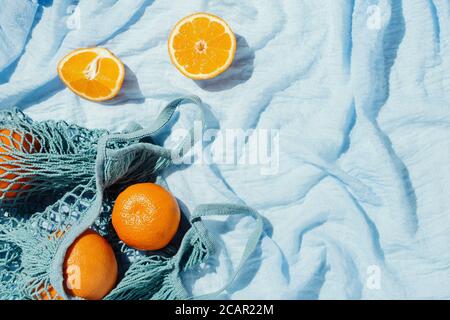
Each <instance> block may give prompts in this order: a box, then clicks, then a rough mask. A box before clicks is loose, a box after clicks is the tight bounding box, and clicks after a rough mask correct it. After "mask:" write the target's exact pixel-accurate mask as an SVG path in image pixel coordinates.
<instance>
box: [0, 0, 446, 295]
mask: <svg viewBox="0 0 450 320" xmlns="http://www.w3.org/2000/svg"><path fill="white" fill-rule="evenodd" d="M197 11H205V12H211V13H215V14H217V15H219V16H221V17H223V18H224V19H225V20H226V21H227V22H229V24H230V26H231V28H232V29H233V31H234V32H235V33H236V35H237V46H238V48H237V53H236V58H235V61H234V63H233V65H232V67H231V69H229V70H228V71H227V72H226V73H224V74H223V75H221V76H219V77H218V78H216V79H212V80H208V81H203V82H198V81H192V80H190V79H187V78H185V77H184V76H183V75H181V74H180V73H179V72H178V71H177V70H176V69H175V68H174V67H173V66H172V65H171V63H170V59H169V56H168V54H167V43H166V41H167V37H168V34H169V32H170V30H171V28H172V26H173V25H174V24H175V23H176V22H177V21H178V20H179V19H180V18H182V17H184V16H185V15H188V14H191V13H193V12H197ZM88 46H103V47H107V48H109V49H110V50H111V51H113V52H114V53H115V54H116V55H117V56H118V57H119V58H120V59H121V60H123V62H124V63H125V64H126V72H127V75H126V79H125V82H124V88H123V90H122V93H121V94H120V96H119V97H118V98H117V99H115V100H114V101H112V102H110V103H104V104H99V103H93V102H89V101H86V100H83V99H81V98H79V97H77V96H75V95H74V94H73V93H72V92H71V91H70V90H68V89H67V88H66V87H65V86H64V85H63V84H62V83H61V81H60V80H59V79H58V76H57V73H56V65H57V63H58V61H59V60H60V59H61V57H63V56H64V55H65V54H67V53H68V52H69V51H71V50H73V49H77V48H80V47H88ZM449 71H450V1H448V0H403V1H402V0H284V1H281V0H264V1H260V0H245V1H242V0H226V1H225V0H221V1H218V0H217V1H216V0H210V1H185V0H171V1H162V0H159V1H158V0H155V1H153V0H134V1H125V0H95V1H94V0H89V1H88V0H79V1H75V0H37V1H36V0H34V1H31V0H0V108H2V109H6V108H9V107H12V106H18V107H20V108H21V109H23V110H24V111H25V112H26V113H27V114H28V115H30V116H31V117H33V118H34V119H36V120H43V119H64V120H67V121H70V122H74V123H77V124H79V125H83V126H87V127H90V128H94V127H95V128H106V129H110V130H122V129H124V128H126V127H127V125H129V123H130V122H132V121H134V122H137V123H139V124H140V125H142V126H144V127H145V126H146V125H147V124H149V123H151V121H152V119H154V118H155V116H156V115H157V113H158V112H159V111H160V110H161V108H162V107H163V106H164V105H165V104H166V103H167V102H168V101H169V100H171V99H173V98H175V97H178V96H180V95H184V94H195V95H198V96H200V97H201V98H202V99H203V100H204V102H205V105H206V106H207V107H208V109H209V110H210V114H209V116H208V117H207V119H208V125H209V126H210V127H213V128H215V130H210V131H207V132H203V134H204V140H205V143H204V147H205V148H200V149H201V151H202V152H198V153H197V156H196V157H195V162H194V164H191V165H186V166H183V167H182V170H181V169H180V168H177V169H176V170H172V171H171V172H168V173H167V181H168V183H169V186H170V188H171V190H172V192H173V193H174V194H175V195H176V196H177V197H178V198H179V200H180V202H181V203H182V204H183V206H184V207H185V208H186V209H188V210H189V209H191V210H192V208H193V207H195V206H196V205H198V204H201V203H207V202H232V203H246V204H247V205H250V206H252V207H254V208H255V209H257V210H258V211H259V212H260V213H261V214H262V215H263V216H264V217H265V234H264V237H263V238H262V239H261V242H260V245H259V247H258V250H257V251H256V252H255V254H254V255H253V256H252V257H251V259H250V260H249V261H248V263H247V264H246V265H245V268H244V270H243V271H242V272H241V273H240V275H239V276H238V278H237V279H236V281H235V282H234V284H233V286H232V287H231V288H230V289H229V290H228V291H227V292H226V293H224V294H223V295H222V296H221V297H222V298H230V299H238V298H262V299H265V298H285V299H327V298H331V299H389V298H410V299H412V298H446V299H448V298H450V250H449V249H450V247H449V244H450V206H449V199H450V184H449V183H448V181H449V179H450V161H449V160H450V146H449V143H450V130H449V129H450V76H449V74H450V73H449ZM193 114H194V111H192V110H190V108H189V106H187V107H186V108H185V110H183V111H181V113H180V115H179V119H178V121H177V122H176V123H174V124H173V128H172V129H173V130H172V134H169V133H168V132H167V133H166V135H162V136H161V141H160V142H161V143H164V144H168V145H170V144H175V143H176V141H177V139H176V138H177V137H176V136H177V135H181V133H182V132H183V129H184V128H188V127H190V126H191V125H192V123H191V122H192V119H194V116H193ZM212 137H214V138H215V139H214V141H212V142H211V140H213V139H212ZM178 138H179V137H178ZM206 140H209V142H208V141H206ZM230 141H231V142H230ZM201 147H203V145H201ZM206 154H207V155H209V156H207V155H206ZM230 154H231V156H230ZM211 155H212V156H211ZM208 226H209V228H210V229H211V230H213V232H214V234H215V237H216V239H217V242H218V244H219V247H220V250H219V252H218V253H217V255H216V256H215V257H214V258H212V259H211V261H210V263H208V265H206V266H204V267H203V268H202V270H200V271H199V272H196V273H192V274H186V275H185V282H186V284H187V285H188V286H189V287H190V290H191V291H192V292H193V293H194V294H202V293H207V292H211V291H214V290H215V289H218V288H220V287H221V286H222V285H223V284H224V283H225V282H226V281H228V279H229V277H230V276H231V275H232V274H233V270H234V269H235V268H236V267H237V264H238V262H239V258H240V255H241V253H242V250H243V246H244V243H245V241H246V239H247V237H248V235H249V229H251V228H252V227H253V223H252V221H251V219H249V220H247V219H244V218H243V219H237V218H233V219H226V220H224V219H211V220H209V221H208Z"/></svg>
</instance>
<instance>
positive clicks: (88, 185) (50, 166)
mask: <svg viewBox="0 0 450 320" xmlns="http://www.w3.org/2000/svg"><path fill="white" fill-rule="evenodd" d="M185 101H188V102H194V103H196V104H198V105H200V104H201V102H200V100H199V99H198V98H195V97H194V98H182V99H177V100H174V101H172V102H171V103H170V104H169V105H168V106H167V107H166V108H165V109H164V110H163V112H162V113H161V114H160V116H159V117H158V119H157V120H156V121H155V123H154V125H153V126H152V127H151V128H149V129H141V130H136V131H134V132H124V133H121V134H111V133H109V132H107V131H105V130H88V129H84V128H81V127H77V126H73V125H69V124H67V123H65V122H52V121H47V122H33V121H32V120H31V119H29V118H28V117H26V116H25V115H24V114H23V113H21V112H20V111H18V110H13V111H11V112H8V113H5V114H3V115H2V119H4V120H3V121H4V122H2V125H4V126H5V127H7V128H8V129H7V131H8V132H9V133H11V134H9V135H5V137H6V136H7V137H8V139H10V140H9V143H10V145H11V146H13V147H12V148H10V149H11V150H7V151H6V152H4V154H3V153H2V155H3V156H4V157H6V158H5V159H6V160H5V162H6V163H7V165H4V166H3V168H2V170H5V172H6V171H7V170H8V171H7V173H5V174H4V175H3V180H2V182H3V183H7V184H9V185H8V187H7V188H6V189H5V188H3V189H2V192H3V193H2V197H1V198H0V201H1V205H2V214H1V215H0V299H43V298H46V299H59V298H60V297H62V298H64V299H71V298H72V297H69V296H67V295H66V293H65V290H64V278H63V271H62V270H63V262H64V257H65V253H66V250H67V249H68V247H69V246H70V244H71V243H73V241H74V240H75V239H76V238H77V237H78V236H79V235H80V234H81V233H82V232H84V231H85V230H86V229H88V228H91V229H94V230H96V231H97V232H98V233H100V234H101V235H102V236H104V237H105V238H106V239H107V240H108V242H109V243H110V244H111V245H112V247H113V249H114V251H115V253H116V258H117V261H118V263H119V281H118V283H117V285H116V287H115V288H114V289H113V290H112V291H111V292H110V293H109V294H108V295H107V296H106V297H105V299H185V298H188V297H189V294H188V292H187V291H186V289H185V288H184V286H183V284H182V282H181V279H180V273H181V272H183V271H185V270H188V269H191V268H193V267H195V266H198V265H199V264H200V263H201V262H204V261H205V260H206V259H207V258H208V257H209V256H210V255H211V254H212V252H213V251H214V245H213V240H212V239H211V237H210V236H209V234H208V232H207V230H206V228H205V227H204V225H203V223H202V221H201V217H202V216H205V215H211V214H227V215H229V214H248V215H252V216H253V217H254V218H255V219H256V220H257V222H258V227H257V228H256V229H255V231H254V234H253V235H252V238H251V239H250V240H249V242H248V243H247V246H246V248H245V254H244V257H243V261H245V260H246V259H247V258H248V256H249V255H250V254H251V252H252V251H253V250H254V248H255V247H256V243H257V240H258V239H259V236H260V234H261V232H262V222H261V219H260V217H259V215H258V214H257V213H256V212H254V211H252V210H250V209H249V208H247V207H245V206H233V205H209V206H208V205H205V206H203V207H202V206H200V207H198V208H197V209H196V210H195V211H194V212H193V214H192V216H191V220H190V229H189V230H188V231H187V232H186V234H184V236H183V238H182V241H181V244H180V246H179V248H177V247H173V245H169V246H168V247H166V248H164V250H162V251H160V252H157V253H154V252H142V251H137V250H135V249H132V248H130V247H128V246H126V245H125V244H124V243H122V242H121V241H120V240H119V239H118V238H117V235H116V234H115V232H114V230H113V229H112V225H111V210H112V207H113V205H114V199H115V198H116V197H117V195H118V193H119V192H120V191H121V190H123V188H125V187H126V186H127V185H129V184H131V183H137V182H143V181H147V182H148V181H151V182H160V183H161V181H162V183H163V180H162V179H161V176H160V174H161V172H162V171H163V170H164V169H165V168H167V167H168V166H169V165H171V164H172V162H171V159H172V155H173V152H175V153H177V154H179V153H180V152H182V151H183V150H184V148H185V147H184V145H185V144H186V141H188V142H189V143H192V142H193V141H192V136H191V135H188V137H187V138H186V139H185V141H184V142H182V144H181V145H182V146H183V147H182V148H179V149H177V150H175V151H173V150H172V151H171V150H168V149H165V148H162V147H160V146H158V145H155V144H153V143H151V141H152V136H153V135H154V134H155V133H156V132H157V131H158V130H159V129H160V128H162V127H163V126H165V125H166V123H167V122H168V121H169V120H170V118H171V117H172V115H173V113H174V111H175V109H176V108H177V107H178V105H180V104H181V103H183V102H185ZM14 132H20V133H19V135H20V136H21V137H22V138H20V139H16V140H17V141H18V145H19V146H25V147H20V148H19V147H17V148H16V147H15V143H16V142H15V140H14V139H15V138H17V135H14ZM5 139H7V138H5ZM2 141H3V140H2ZM74 141H76V142H74ZM3 145H5V143H3ZM6 145H9V144H8V143H6ZM28 146H29V147H28ZM180 150H181V151H180ZM2 152H3V151H2ZM11 168H13V169H11ZM12 175H14V176H17V177H14V179H10V178H11V177H12ZM19 182H20V183H19ZM29 182H30V184H29ZM11 183H14V184H16V183H17V184H19V185H20V186H19V187H14V186H12V187H11ZM2 186H3V184H2ZM28 186H29V187H28ZM13 191H14V196H11V195H9V194H8V192H13ZM44 194H45V195H46V196H47V195H48V196H49V197H50V198H51V197H52V196H53V197H54V196H59V198H58V199H57V200H55V201H54V202H52V203H51V204H50V205H48V206H47V207H46V208H45V209H44V210H42V211H40V212H38V213H34V214H23V211H21V208H23V205H24V203H25V204H26V205H30V202H31V201H32V200H33V199H35V197H41V196H42V195H44ZM3 204H5V206H4V205H3ZM53 289H54V290H53ZM223 289H224V288H222V289H221V290H223ZM55 291H56V292H57V293H58V294H55Z"/></svg>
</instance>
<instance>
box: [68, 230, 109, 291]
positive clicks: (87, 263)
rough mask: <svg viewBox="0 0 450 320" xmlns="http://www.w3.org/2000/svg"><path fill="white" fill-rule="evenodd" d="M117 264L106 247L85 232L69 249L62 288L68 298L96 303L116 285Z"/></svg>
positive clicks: (106, 244) (102, 239)
mask: <svg viewBox="0 0 450 320" xmlns="http://www.w3.org/2000/svg"><path fill="white" fill-rule="evenodd" d="M117 270H118V269H117V261H116V257H115V255H114V251H113V249H112V248H111V246H110V245H109V243H108V242H107V241H106V240H105V239H104V238H103V237H102V236H101V235H99V234H98V233H97V232H95V231H93V230H87V231H85V232H84V233H83V234H81V235H80V236H79V237H78V238H77V239H76V240H75V241H74V243H72V245H71V246H70V247H69V249H68V250H67V253H66V257H65V260H64V284H65V289H66V292H67V293H68V294H69V295H72V296H76V297H80V298H84V299H88V300H99V299H102V298H103V297H104V296H106V295H107V294H108V293H109V292H110V291H111V290H112V288H113V287H114V286H115V284H116V281H117V272H118V271H117Z"/></svg>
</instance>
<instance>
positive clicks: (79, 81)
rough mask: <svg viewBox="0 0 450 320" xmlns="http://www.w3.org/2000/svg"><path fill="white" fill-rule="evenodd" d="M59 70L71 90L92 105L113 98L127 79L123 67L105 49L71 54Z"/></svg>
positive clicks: (86, 49) (86, 50)
mask: <svg viewBox="0 0 450 320" xmlns="http://www.w3.org/2000/svg"><path fill="white" fill-rule="evenodd" d="M57 69H58V75H59V77H60V78H61V80H62V82H64V84H65V85H66V86H67V87H68V88H69V89H70V90H72V91H73V92H74V93H75V94H77V95H79V96H81V97H83V98H86V99H88V100H92V101H105V100H109V99H112V98H114V97H115V96H116V95H117V94H118V93H119V91H120V88H121V87H122V83H123V79H124V76H125V68H124V65H123V63H122V62H121V61H120V60H119V59H118V58H117V57H116V56H115V55H114V54H113V53H112V52H111V51H109V50H108V49H105V48H85V49H78V50H75V51H72V52H71V53H69V54H68V55H66V56H65V57H64V58H63V59H62V60H61V61H60V62H59V63H58V68H57Z"/></svg>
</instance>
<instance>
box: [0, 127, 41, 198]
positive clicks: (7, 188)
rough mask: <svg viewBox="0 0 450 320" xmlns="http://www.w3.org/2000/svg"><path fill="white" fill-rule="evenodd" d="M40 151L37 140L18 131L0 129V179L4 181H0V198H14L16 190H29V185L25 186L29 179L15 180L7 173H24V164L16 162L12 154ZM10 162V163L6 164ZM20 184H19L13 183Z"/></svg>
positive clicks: (14, 177) (12, 175) (13, 176)
mask: <svg viewBox="0 0 450 320" xmlns="http://www.w3.org/2000/svg"><path fill="white" fill-rule="evenodd" d="M40 149H41V145H40V143H39V141H38V140H37V139H34V141H33V137H32V136H31V135H30V134H28V133H25V134H24V133H23V132H20V131H18V130H10V129H0V177H1V178H2V179H4V180H0V197H2V196H3V194H4V193H5V196H6V197H7V198H14V197H15V196H16V195H17V190H20V189H23V190H26V189H29V188H30V186H29V185H25V184H24V182H27V181H28V180H29V179H27V178H21V179H17V180H16V178H17V174H15V173H12V172H11V173H9V172H10V171H16V172H18V173H21V172H24V171H23V170H21V168H22V167H24V166H25V164H23V163H20V162H15V161H17V159H16V158H14V157H13V156H11V153H12V152H23V153H34V152H36V151H39V150H40ZM9 161H12V162H13V163H14V164H12V163H8V162H9ZM15 182H21V183H15Z"/></svg>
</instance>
